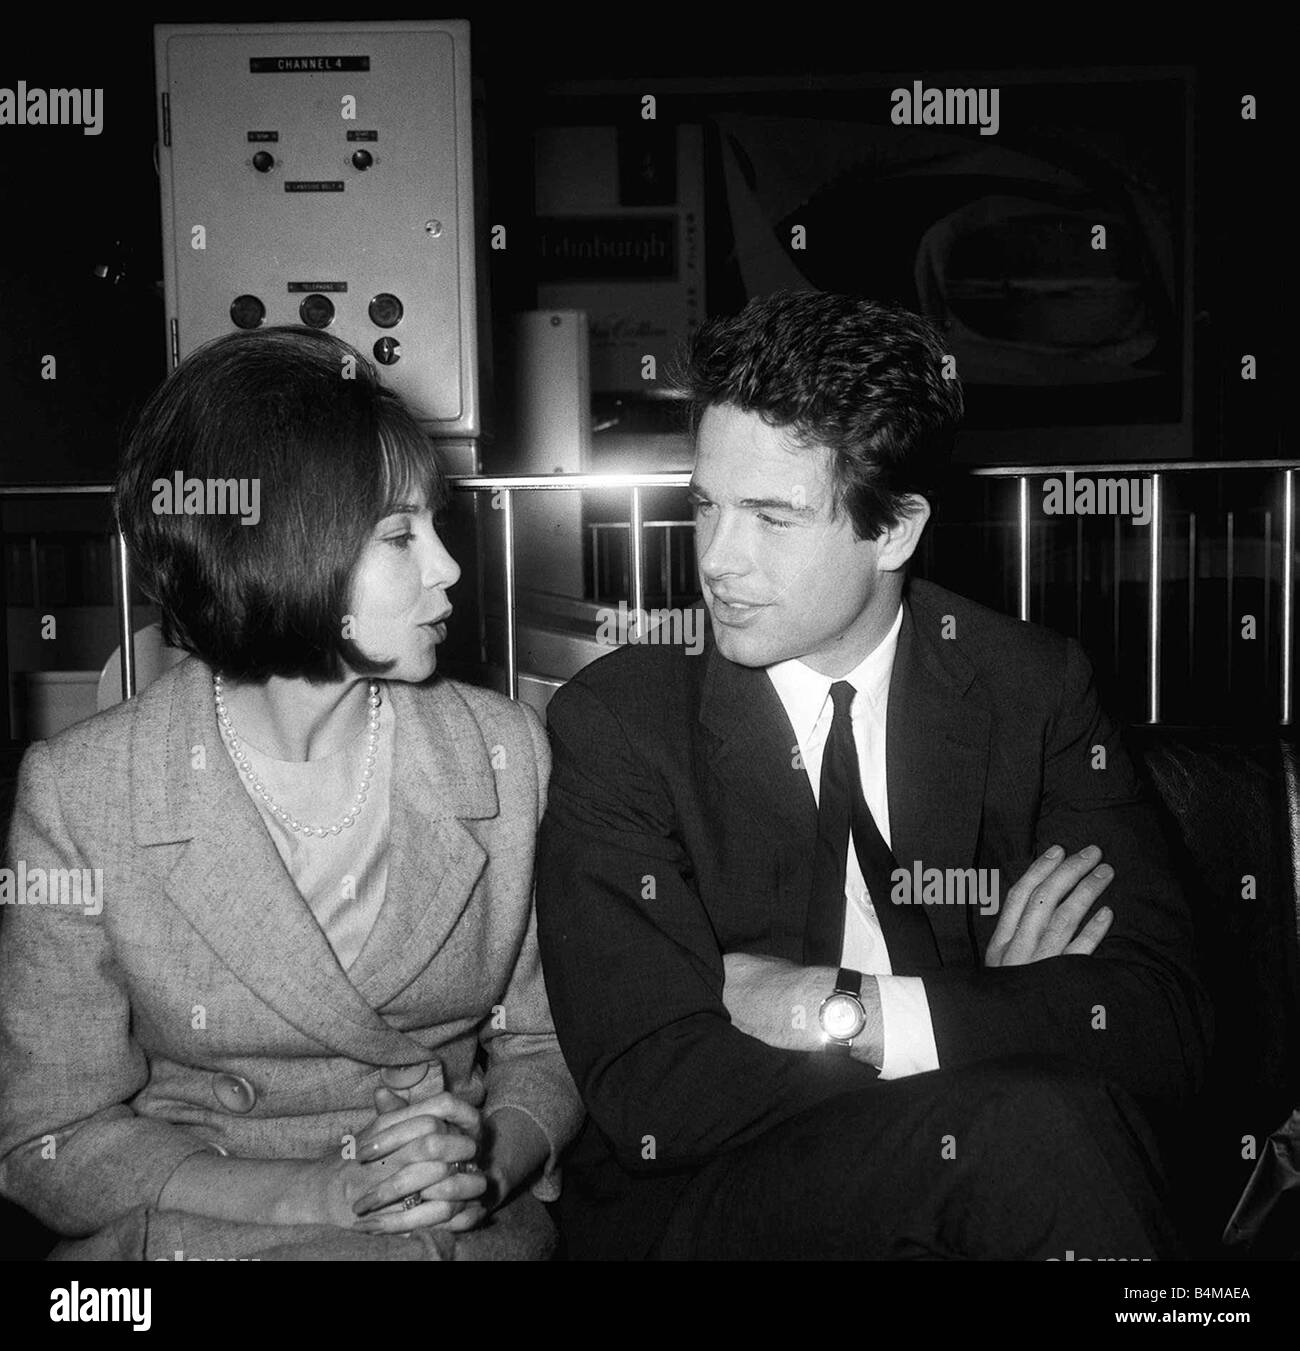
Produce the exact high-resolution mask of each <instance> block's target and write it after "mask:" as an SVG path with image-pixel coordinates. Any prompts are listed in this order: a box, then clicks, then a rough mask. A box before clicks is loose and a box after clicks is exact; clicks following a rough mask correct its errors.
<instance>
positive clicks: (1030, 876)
mask: <svg viewBox="0 0 1300 1351" xmlns="http://www.w3.org/2000/svg"><path fill="white" fill-rule="evenodd" d="M1064 857H1065V850H1064V849H1062V848H1061V846H1060V845H1059V844H1054V845H1052V847H1051V848H1050V849H1048V850H1047V851H1046V852H1045V853H1043V854H1040V855H1039V856H1038V858H1036V859H1035V860H1034V861H1033V863H1031V864H1030V865H1029V867H1028V868H1027V869H1026V870H1025V872H1024V875H1023V876H1022V877H1021V878H1020V879H1019V880H1018V881H1017V882H1015V883H1014V884H1013V885H1012V887H1011V890H1010V891H1008V892H1007V894H1006V899H1005V900H1004V901H1003V903H1002V913H1001V914H1000V915H999V916H998V923H997V928H995V929H994V930H993V937H992V938H991V939H989V947H988V955H987V956H986V958H985V960H986V962H987V963H988V965H989V966H996V965H997V964H998V963H997V962H996V961H994V960H993V958H994V957H995V956H1001V954H1002V950H1003V949H1004V948H1005V947H1006V946H1007V944H1008V943H1009V942H1010V941H1011V936H1012V935H1013V934H1014V933H1015V931H1016V924H1017V923H1018V922H1019V920H1020V915H1021V912H1022V911H1023V910H1024V908H1025V904H1026V902H1027V901H1028V900H1029V898H1030V896H1031V895H1032V894H1033V891H1034V888H1035V887H1036V886H1037V885H1038V884H1039V883H1040V882H1043V881H1046V880H1047V878H1048V877H1050V876H1051V874H1052V870H1053V869H1054V868H1055V867H1056V866H1057V864H1058V863H1059V862H1060V860H1061V859H1062V858H1064Z"/></svg>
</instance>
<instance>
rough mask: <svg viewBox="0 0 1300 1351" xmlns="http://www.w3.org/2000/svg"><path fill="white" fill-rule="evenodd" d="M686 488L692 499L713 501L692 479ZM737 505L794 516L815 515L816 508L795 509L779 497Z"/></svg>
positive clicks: (748, 500) (806, 506)
mask: <svg viewBox="0 0 1300 1351" xmlns="http://www.w3.org/2000/svg"><path fill="white" fill-rule="evenodd" d="M688 486H689V490H690V493H691V496H692V497H699V498H702V499H703V500H705V501H712V500H713V499H712V498H710V497H709V495H708V493H706V492H705V491H704V490H703V489H702V488H701V487H700V485H699V484H698V483H696V482H695V480H694V479H692V480H691V482H690V484H689V485H688ZM739 505H740V506H742V507H747V508H748V509H749V510H751V511H788V512H791V513H792V514H793V515H795V516H816V515H817V508H816V507H813V506H809V505H807V504H805V505H804V506H801V507H797V506H795V504H794V503H793V502H791V501H789V500H788V499H786V498H781V497H742V498H741V499H740V503H739Z"/></svg>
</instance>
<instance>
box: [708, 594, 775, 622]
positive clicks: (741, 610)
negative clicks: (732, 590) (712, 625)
mask: <svg viewBox="0 0 1300 1351" xmlns="http://www.w3.org/2000/svg"><path fill="white" fill-rule="evenodd" d="M710 595H711V597H712V600H713V606H712V609H713V617H714V618H715V619H716V620H718V621H719V622H720V623H723V624H730V625H733V626H738V625H741V624H746V623H748V622H749V621H750V620H751V619H753V618H755V617H756V616H757V615H758V613H759V611H760V610H764V609H766V608H767V606H766V604H760V603H758V602H756V601H742V600H726V599H724V598H723V597H722V596H719V595H718V594H717V593H716V592H711V593H710Z"/></svg>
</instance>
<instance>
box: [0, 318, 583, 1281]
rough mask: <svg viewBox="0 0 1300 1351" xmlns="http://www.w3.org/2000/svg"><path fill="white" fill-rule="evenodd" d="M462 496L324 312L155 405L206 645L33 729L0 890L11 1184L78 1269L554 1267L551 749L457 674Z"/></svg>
mask: <svg viewBox="0 0 1300 1351" xmlns="http://www.w3.org/2000/svg"><path fill="white" fill-rule="evenodd" d="M214 484H216V485H218V487H217V488H216V489H215V490H214V488H213V485H214ZM443 493H444V488H443V484H442V480H441V478H440V476H439V474H438V471H437V469H436V466H435V465H434V463H433V461H432V458H431V451H430V448H429V444H428V442H427V440H426V439H425V438H424V436H423V434H422V433H421V432H420V429H419V427H418V425H417V424H416V423H415V422H414V421H413V419H412V418H411V416H410V414H409V413H408V412H407V411H406V409H405V408H404V407H403V406H402V404H401V403H400V401H399V400H398V399H397V398H396V397H395V396H394V395H393V394H392V393H391V392H389V391H387V390H386V389H384V388H383V387H382V386H381V385H380V384H379V383H378V381H377V380H376V379H375V377H374V374H373V372H372V371H371V369H370V367H369V366H368V364H367V363H366V362H365V361H364V359H362V358H361V357H359V356H358V355H357V354H356V353H355V352H353V351H352V350H351V349H350V348H348V347H347V346H346V345H344V344H342V343H340V342H338V341H337V340H336V339H333V338H330V337H328V336H326V335H325V334H322V333H318V332H314V331H311V330H307V329H267V330H263V331H260V332H256V333H239V334H232V335H230V336H228V337H225V338H221V339H218V340H217V341H216V342H214V343H211V344H209V345H208V346H207V347H205V348H202V349H200V350H199V351H197V352H196V353H194V354H193V355H192V356H191V357H190V358H189V359H188V360H187V361H186V362H185V363H184V364H183V365H182V366H181V368H180V369H179V370H178V371H176V372H175V373H174V374H173V375H172V376H171V377H170V378H169V379H168V380H167V381H166V382H165V383H164V384H163V385H162V386H161V388H160V389H159V390H158V391H157V393H155V395H154V396H153V398H152V400H151V401H150V403H149V404H148V405H147V406H146V408H145V410H144V412H143V414H142V415H141V418H140V421H139V424H138V426H137V428H136V431H135V433H134V435H133V437H132V439H131V442H130V445H129V447H128V451H127V455H126V460H125V463H124V466H123V470H122V474H121V478H120V481H119V484H118V496H117V509H118V514H119V520H120V521H121V523H122V526H123V529H124V531H125V533H126V535H127V538H128V541H129V543H130V546H131V549H132V553H133V556H134V558H135V560H136V563H137V566H138V567H139V569H140V574H139V575H141V576H143V577H145V578H146V579H148V583H147V584H148V586H149V589H150V591H151V594H152V595H153V596H154V598H155V599H156V600H157V601H158V603H159V605H160V606H161V608H162V613H163V625H164V633H165V635H166V636H167V637H168V639H169V640H170V641H171V642H173V643H175V644H176V645H178V646H180V647H182V648H184V649H186V650H187V651H188V652H189V653H190V654H191V655H190V657H189V658H188V659H187V660H185V661H183V662H182V663H181V664H180V665H179V666H177V667H175V668H174V669H173V670H172V671H171V672H170V673H168V674H167V675H166V676H164V677H162V678H161V679H159V680H158V681H156V682H155V683H154V684H153V685H151V686H150V687H149V688H148V689H147V690H145V691H144V692H143V693H142V694H141V695H140V696H139V697H137V698H135V699H132V700H130V701H129V702H127V703H125V704H121V705H119V706H118V707H116V708H114V709H112V710H110V711H108V712H106V713H102V714H100V715H99V716H98V717H95V718H92V719H89V720H88V721H86V722H84V723H81V724H79V725H78V726H76V727H73V728H71V729H69V730H68V731H66V732H64V733H62V734H60V735H59V736H56V737H54V738H52V739H51V740H50V741H48V742H44V743H37V744H36V745H33V746H32V747H31V748H30V749H29V751H28V753H27V756H26V758H25V759H24V762H23V767H22V773H21V778H20V784H19V791H18V800H17V805H16V808H15V813H14V819H13V825H12V828H11V832H10V838H9V852H8V858H7V859H6V864H7V867H8V869H9V870H10V871H9V873H7V874H6V873H0V878H6V877H7V878H9V890H10V892H11V894H10V895H9V896H5V897H4V899H6V900H11V901H13V902H14V904H12V905H9V906H6V907H5V916H4V923H3V926H2V927H0V1083H3V1086H4V1087H3V1102H2V1105H0V1192H3V1194H4V1195H6V1196H8V1197H10V1198H11V1199H13V1200H15V1201H17V1202H18V1203H19V1204H21V1205H22V1206H24V1207H26V1208H27V1209H28V1210H30V1211H31V1212H32V1213H33V1214H34V1215H36V1216H37V1217H38V1218H39V1219H40V1220H42V1221H43V1222H44V1223H45V1224H46V1225H48V1226H50V1227H51V1228H52V1229H54V1230H56V1231H57V1232H58V1233H60V1234H62V1235H64V1236H66V1239H67V1241H65V1242H64V1243H62V1244H60V1246H59V1248H58V1249H56V1254H55V1255H56V1256H61V1257H71V1258H86V1257H92V1258H93V1257H105V1258H123V1257H125V1258H152V1257H166V1258H174V1257H175V1256H176V1255H177V1254H183V1255H184V1256H185V1257H187V1258H203V1257H248V1256H257V1257H294V1258H300V1257H322V1258H341V1257H348V1258H356V1257H363V1258H383V1259H399V1260H400V1259H406V1260H421V1259H429V1258H437V1257H443V1258H446V1257H451V1256H455V1257H457V1258H467V1257H471V1258H481V1257H493V1256H511V1257H518V1256H532V1257H537V1256H545V1255H547V1254H548V1253H549V1250H550V1246H551V1240H552V1231H551V1230H550V1226H549V1221H548V1220H547V1219H546V1217H545V1213H544V1211H543V1209H542V1207H541V1206H540V1205H539V1204H538V1201H537V1199H536V1198H541V1199H551V1198H553V1197H554V1195H555V1194H556V1191H557V1188H558V1185H559V1183H558V1175H557V1171H556V1164H557V1159H558V1156H559V1154H560V1151H561V1150H562V1149H563V1147H564V1145H565V1144H566V1143H567V1141H568V1140H569V1139H570V1138H571V1136H572V1135H573V1134H574V1132H575V1131H576V1128H577V1126H578V1123H579V1121H580V1116H581V1108H580V1104H579V1101H578V1096H577V1093H576V1091H575V1090H574V1086H573V1083H572V1080H571V1079H570V1077H569V1074H568V1071H567V1070H566V1068H565V1065H564V1062H563V1059H562V1057H561V1055H560V1051H559V1048H558V1045H557V1042H556V1039H555V1034H554V1031H553V1029H552V1026H551V1019H550V1013H549V1009H548V1006H547V1000H546V991H545V987H544V984H543V980H542V973H541V968H540V965H539V963H538V957H537V947H536V942H535V938H534V926H533V920H532V907H531V887H532V866H533V838H534V832H535V830H536V827H537V823H538V820H539V819H540V815H541V812H542V808H543V805H544V799H545V791H546V776H547V770H548V755H547V748H546V741H545V737H544V735H543V734H542V731H541V728H540V726H539V725H538V723H537V720H536V718H535V717H534V716H533V715H532V714H531V711H530V710H528V709H527V708H525V707H523V706H521V705H518V704H514V703H511V702H510V701H509V700H507V699H505V698H503V697H501V696H500V695H496V694H493V693H490V692H487V691H484V690H480V689H475V688H472V687H469V686H464V685H460V684H457V683H455V682H452V681H450V680H447V679H445V678H441V677H438V678H434V671H435V667H436V651H437V645H438V643H439V642H440V641H442V639H443V638H444V637H445V632H446V630H445V624H446V619H447V616H448V615H449V614H450V609H451V607H450V603H449V601H448V599H447V591H448V589H449V588H451V587H452V586H453V585H454V584H455V582H456V580H457V578H458V577H459V569H458V567H457V566H456V563H455V562H454V560H453V559H452V558H451V557H450V555H449V554H448V553H447V552H446V550H445V549H444V548H443V546H442V543H441V541H440V539H439V538H438V535H437V532H436V529H435V524H434V514H435V512H436V511H437V510H438V509H439V508H440V506H441V505H442V501H443ZM2 890H3V888H2V885H0V894H2ZM20 892H21V894H19V893H20ZM77 902H79V903H77Z"/></svg>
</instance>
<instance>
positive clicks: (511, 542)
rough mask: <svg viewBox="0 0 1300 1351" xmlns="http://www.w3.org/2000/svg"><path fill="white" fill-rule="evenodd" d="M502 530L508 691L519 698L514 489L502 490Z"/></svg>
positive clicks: (515, 697)
mask: <svg viewBox="0 0 1300 1351" xmlns="http://www.w3.org/2000/svg"><path fill="white" fill-rule="evenodd" d="M501 532H502V541H503V544H504V548H505V561H506V678H507V683H506V693H507V694H509V696H510V697H511V698H512V699H518V698H519V654H518V651H517V650H516V647H515V504H514V489H513V488H503V489H502V490H501Z"/></svg>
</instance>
